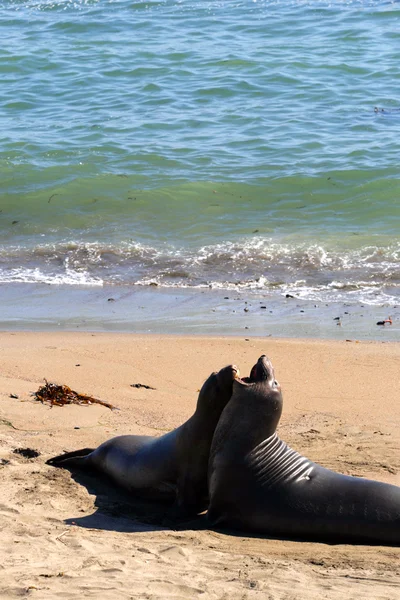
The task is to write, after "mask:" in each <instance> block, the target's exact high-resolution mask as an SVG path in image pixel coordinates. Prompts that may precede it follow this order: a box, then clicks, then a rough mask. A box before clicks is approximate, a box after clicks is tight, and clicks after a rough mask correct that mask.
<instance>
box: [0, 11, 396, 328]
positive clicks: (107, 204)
mask: <svg viewBox="0 0 400 600" xmlns="http://www.w3.org/2000/svg"><path fill="white" fill-rule="evenodd" d="M0 15H1V18H0V35H1V40H2V43H1V44H0V78H1V85H0V132H1V133H0V139H1V144H0V302H1V305H2V311H1V313H2V316H1V317H0V326H1V327H2V328H14V327H19V328H21V327H38V328H42V327H46V328H57V327H65V328H73V327H82V328H87V329H106V330H114V329H118V330H133V331H139V330H140V331H167V332H182V331H184V332H195V333H197V332H200V333H211V332H215V333H218V334H219V333H242V332H243V331H244V329H246V333H247V334H248V335H270V334H271V335H312V336H328V337H346V336H349V335H351V336H353V337H359V338H378V339H400V336H399V333H400V327H399V325H398V320H399V318H400V309H399V308H398V305H400V268H399V267H400V235H399V234H400V202H399V192H400V97H399V82H400V66H399V65H400V5H399V3H398V2H394V1H393V2H382V1H375V0H349V1H344V0H332V1H326V0H315V1H314V2H309V1H302V0H298V1H290V0H286V1H285V0H273V1H268V0H257V1H255V0H238V1H235V0H226V1H213V2H211V1H210V2H206V1H202V0H198V1H197V0H180V1H178V0H164V1H161V0H160V1H151V2H135V1H132V0H131V1H127V0H103V1H100V0H58V1H57V0H56V1H54V0H0ZM266 315H268V317H266ZM389 316H390V317H391V319H392V324H390V323H387V324H386V325H385V326H377V325H376V321H377V320H382V319H383V320H385V319H387V318H388V317H389ZM336 317H340V321H339V324H340V325H341V327H338V326H337V323H338V320H337V319H336V321H335V320H334V319H335V318H336Z"/></svg>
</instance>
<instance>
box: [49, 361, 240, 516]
mask: <svg viewBox="0 0 400 600" xmlns="http://www.w3.org/2000/svg"><path fill="white" fill-rule="evenodd" d="M237 374H238V369H237V368H236V367H235V366H233V365H230V366H228V367H225V368H223V369H221V370H220V371H219V372H218V373H212V374H211V375H210V377H209V378H208V379H207V380H206V381H205V383H204V384H203V386H202V388H201V390H200V393H199V397H198V401H197V406H196V411H195V413H194V414H193V415H192V416H191V417H190V419H188V421H186V423H184V424H183V425H181V426H180V427H178V428H177V429H175V430H174V431H171V432H169V433H167V434H166V435H163V436H162V437H151V436H143V435H122V436H118V437H115V438H112V439H111V440H108V441H107V442H104V443H103V444H101V445H100V446H99V447H98V448H96V449H93V448H84V449H82V450H76V451H75V452H68V453H67V454H62V455H60V456H56V457H55V458H51V459H49V460H48V461H47V464H48V465H52V466H55V467H65V468H67V469H80V470H84V471H96V472H97V473H98V472H100V473H103V474H106V475H107V476H109V477H110V478H111V479H112V480H113V481H114V482H116V483H117V484H119V485H120V486H122V487H124V488H125V489H127V490H128V491H130V492H133V491H134V492H139V494H140V493H141V494H142V495H146V496H149V497H151V498H154V499H157V500H173V499H174V498H175V503H176V506H175V508H176V509H177V510H179V513H180V514H181V513H184V514H189V515H191V514H196V513H199V512H201V511H202V510H205V509H206V508H207V501H208V493H207V467H208V458H209V453H210V446H211V441H212V438H213V435H214V430H215V427H216V425H217V423H218V419H219V417H220V415H221V412H222V410H223V409H224V407H225V405H226V403H227V402H228V400H229V399H230V397H231V394H232V383H233V380H234V378H235V377H236V376H237Z"/></svg>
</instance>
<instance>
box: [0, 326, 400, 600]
mask: <svg viewBox="0 0 400 600" xmlns="http://www.w3.org/2000/svg"><path fill="white" fill-rule="evenodd" d="M0 338H1V369H0V474H1V481H2V485H1V488H0V529H1V544H0V597H1V598H2V599H4V600H7V599H9V598H24V597H28V596H29V597H32V598H38V599H48V598H52V599H54V598H62V599H63V600H66V599H69V598H96V599H97V598H101V599H105V600H108V599H114V598H115V599H117V598H118V599H119V600H120V599H128V598H157V599H158V598H185V599H186V598H198V597H199V598H207V599H208V598H215V599H217V598H218V599H219V598H221V599H222V598H226V599H228V598H229V599H230V598H243V599H244V598H250V599H252V598H260V599H261V598H262V599H269V598H271V599H272V598H273V599H282V600H283V599H285V600H289V599H297V598H307V599H314V598H315V599H317V598H318V599H321V598H337V599H342V600H349V599H353V598H354V599H357V600H358V599H359V598H363V599H364V598H368V599H369V598H370V599H374V600H377V599H383V598H388V599H395V598H400V560H399V559H400V548H393V547H379V546H377V547H371V546H350V545H328V544H317V543H306V542H294V541H282V540H273V539H267V538H258V537H241V536H233V535H227V534H222V533H217V532H214V531H209V530H196V529H194V528H192V529H190V528H183V529H182V530H178V531H173V530H170V529H168V528H166V527H162V526H161V525H160V524H159V523H160V521H159V520H158V521H157V518H154V509H153V508H151V507H147V506H142V507H140V506H138V507H136V508H135V507H129V506H128V505H127V504H126V498H125V499H124V498H122V497H121V496H120V495H119V493H115V492H112V491H110V492H107V490H104V489H102V488H101V487H99V489H94V488H95V486H93V485H92V484H90V482H89V483H87V482H86V485H84V483H85V482H82V480H78V481H77V480H76V479H74V478H73V477H71V474H70V473H69V472H68V471H64V470H61V469H54V468H51V467H48V466H46V465H45V460H46V459H47V458H49V457H50V456H52V455H55V454H57V453H60V452H62V451H63V450H74V449H77V448H80V447H86V446H94V445H97V444H99V443H101V442H102V441H104V440H106V439H108V438H110V437H112V436H114V435H117V434H122V433H144V434H152V435H158V434H162V433H163V432H164V431H167V430H169V429H171V428H174V427H176V426H177V425H179V424H180V423H182V422H183V421H184V420H186V418H187V417H188V416H189V415H190V414H192V412H193V409H194V405H195V401H196V398H197V391H198V389H199V387H200V386H201V384H202V382H203V381H204V379H206V377H207V376H208V375H209V373H210V372H211V371H213V370H216V369H219V368H220V367H222V366H224V365H226V364H229V363H232V362H234V363H236V364H237V365H238V366H239V367H240V369H241V372H242V375H244V374H247V373H248V371H249V369H250V367H251V366H252V365H253V364H254V362H255V360H256V359H257V358H258V356H259V355H260V354H263V353H266V354H268V355H269V356H270V357H271V359H272V361H273V363H274V365H275V368H276V375H277V378H278V380H279V381H280V383H281V385H282V389H283V394H284V414H283V418H282V422H281V426H280V428H279V432H280V435H281V437H283V438H284V439H285V440H286V441H287V442H288V443H289V444H290V445H291V446H292V447H294V448H295V449H297V450H299V451H301V452H303V453H304V454H306V455H307V456H308V457H309V458H311V459H313V460H315V461H317V462H319V463H321V464H323V465H324V466H327V467H329V468H333V469H335V470H338V471H340V472H343V473H347V474H353V475H357V476H359V475H361V476H369V477H373V478H376V479H379V480H383V481H388V482H391V483H395V484H398V485H400V453H399V448H400V433H399V432H400V427H399V426H400V401H399V400H400V378H399V365H400V344H397V343H396V344H395V343H390V344H389V343H388V344H383V343H372V342H371V343H366V342H364V343H355V342H325V341H309V340H307V341H304V340H270V339H268V340H262V339H253V338H251V339H250V340H248V341H246V340H244V339H236V338H189V337H179V338H178V337H166V336H165V337H156V336H134V335H118V334H95V335H93V334H90V333H85V334H84V333H58V332H57V333H2V334H0ZM44 378H46V379H48V380H49V381H52V382H56V383H59V384H67V385H69V386H71V387H72V388H73V389H75V390H77V391H79V392H85V393H88V394H91V395H94V396H96V397H98V398H100V399H102V400H105V401H108V402H111V403H113V404H115V405H116V406H118V407H119V409H120V410H119V411H111V410H109V409H107V408H104V407H101V406H98V405H93V406H71V407H62V408H60V407H53V408H49V407H48V406H46V405H42V404H40V403H38V402H35V401H34V400H33V399H32V396H31V393H32V392H33V391H35V390H36V389H37V388H38V387H39V386H40V385H41V384H42V383H43V379H44ZM135 383H141V384H146V385H150V386H152V387H154V388H156V389H155V390H148V389H144V388H133V387H131V384H135ZM10 394H16V395H17V396H18V398H11V397H10ZM16 448H33V449H35V450H37V451H38V452H40V456H38V457H37V458H32V459H28V458H24V457H23V456H20V455H18V454H15V453H14V452H13V451H14V450H15V449H16ZM152 510H153V513H152ZM135 511H136V512H135ZM147 513H148V514H147ZM137 515H139V517H140V518H139V519H138V518H135V516H136V517H137ZM140 519H141V520H140Z"/></svg>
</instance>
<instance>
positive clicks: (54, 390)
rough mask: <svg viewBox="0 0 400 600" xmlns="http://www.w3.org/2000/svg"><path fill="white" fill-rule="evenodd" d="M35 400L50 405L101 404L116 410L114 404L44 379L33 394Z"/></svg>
mask: <svg viewBox="0 0 400 600" xmlns="http://www.w3.org/2000/svg"><path fill="white" fill-rule="evenodd" d="M33 396H34V398H35V400H38V401H39V402H41V403H42V404H50V406H65V405H66V404H79V405H84V404H101V405H102V406H106V407H107V408H110V409H111V410H118V409H117V407H116V406H113V405H112V404H109V403H108V402H104V401H103V400H99V399H98V398H93V396H88V395H86V394H78V392H75V391H74V390H71V388H70V387H68V386H67V385H57V384H56V383H49V382H48V381H47V380H46V379H45V385H43V386H42V387H40V388H39V389H38V390H37V391H36V392H35V393H34V394H33Z"/></svg>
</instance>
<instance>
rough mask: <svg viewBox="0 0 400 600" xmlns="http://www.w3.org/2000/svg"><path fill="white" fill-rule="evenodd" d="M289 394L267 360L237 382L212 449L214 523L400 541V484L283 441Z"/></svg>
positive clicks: (283, 533)
mask: <svg viewBox="0 0 400 600" xmlns="http://www.w3.org/2000/svg"><path fill="white" fill-rule="evenodd" d="M281 412H282V394H281V389H280V386H279V384H278V382H277V381H276V380H275V374H274V369H273V367H272V364H271V362H270V360H269V359H268V358H267V357H266V356H261V358H260V359H259V360H258V362H257V364H256V365H255V366H254V367H253V369H252V371H251V375H250V377H249V378H248V379H244V380H238V379H237V380H236V381H234V383H233V393H232V398H231V400H230V401H229V404H227V406H226V407H225V409H224V410H223V412H222V415H221V418H220V420H219V423H218V425H217V428H216V430H215V433H214V439H213V443H212V446H211V450H210V463H209V496H210V505H209V510H208V520H209V521H210V523H212V524H213V525H214V526H218V527H229V528H233V529H240V530H242V531H251V532H255V533H260V534H267V535H271V536H276V537H286V538H287V537H289V538H303V539H304V538H306V539H315V540H321V541H330V542H338V543H345V542H347V543H349V542H350V543H375V544H376V543H381V544H393V545H399V544H400V487H396V486H394V485H389V484H386V483H382V482H378V481H371V480H368V479H362V478H358V477H357V478H356V477H351V476H346V475H340V474H338V473H335V472H333V471H330V470H329V469H325V468H324V467H321V466H320V465H317V464H315V463H313V462H311V461H310V460H308V459H307V458H305V457H303V456H301V455H300V454H298V453H297V452H295V451H294V450H292V449H291V448H289V446H287V445H286V444H285V442H283V441H282V440H281V439H279V437H278V435H277V434H276V428H277V426H278V422H279V419H280V416H281Z"/></svg>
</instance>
